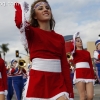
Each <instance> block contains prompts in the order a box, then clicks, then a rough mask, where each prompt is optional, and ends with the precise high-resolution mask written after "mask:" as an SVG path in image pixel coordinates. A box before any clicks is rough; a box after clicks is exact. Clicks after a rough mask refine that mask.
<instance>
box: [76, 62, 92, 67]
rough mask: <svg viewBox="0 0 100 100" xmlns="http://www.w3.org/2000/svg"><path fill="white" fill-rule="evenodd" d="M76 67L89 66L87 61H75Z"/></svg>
mask: <svg viewBox="0 0 100 100" xmlns="http://www.w3.org/2000/svg"><path fill="white" fill-rule="evenodd" d="M76 68H90V66H89V63H88V62H79V63H76Z"/></svg>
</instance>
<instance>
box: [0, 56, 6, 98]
mask: <svg viewBox="0 0 100 100" xmlns="http://www.w3.org/2000/svg"><path fill="white" fill-rule="evenodd" d="M7 87H8V86H7V73H6V66H5V62H4V60H3V59H2V58H1V54H0V100H5V96H6V95H7V89H8V88H7Z"/></svg>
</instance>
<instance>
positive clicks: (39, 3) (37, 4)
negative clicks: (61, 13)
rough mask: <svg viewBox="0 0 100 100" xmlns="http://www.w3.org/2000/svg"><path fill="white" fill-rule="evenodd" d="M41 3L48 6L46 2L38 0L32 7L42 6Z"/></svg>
mask: <svg viewBox="0 0 100 100" xmlns="http://www.w3.org/2000/svg"><path fill="white" fill-rule="evenodd" d="M42 5H47V6H49V5H48V4H47V3H46V2H38V3H36V4H35V6H34V8H33V9H36V8H37V7H39V6H42Z"/></svg>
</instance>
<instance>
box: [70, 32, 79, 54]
mask: <svg viewBox="0 0 100 100" xmlns="http://www.w3.org/2000/svg"><path fill="white" fill-rule="evenodd" d="M79 34H80V33H79V32H77V33H75V34H74V35H73V45H74V50H73V51H72V52H71V53H72V54H73V53H75V39H76V37H80V35H79Z"/></svg>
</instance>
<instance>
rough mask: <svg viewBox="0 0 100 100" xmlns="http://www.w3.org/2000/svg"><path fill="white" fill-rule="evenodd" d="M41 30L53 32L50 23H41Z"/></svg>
mask: <svg viewBox="0 0 100 100" xmlns="http://www.w3.org/2000/svg"><path fill="white" fill-rule="evenodd" d="M39 25H40V27H39V28H40V29H43V30H46V31H51V30H50V23H49V22H39Z"/></svg>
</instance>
